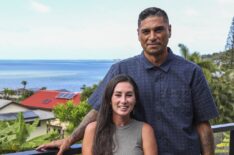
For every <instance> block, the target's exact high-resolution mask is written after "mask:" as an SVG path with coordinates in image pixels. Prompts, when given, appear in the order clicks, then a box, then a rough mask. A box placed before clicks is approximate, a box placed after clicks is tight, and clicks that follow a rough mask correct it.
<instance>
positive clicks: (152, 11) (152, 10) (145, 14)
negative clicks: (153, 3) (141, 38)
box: [138, 7, 169, 27]
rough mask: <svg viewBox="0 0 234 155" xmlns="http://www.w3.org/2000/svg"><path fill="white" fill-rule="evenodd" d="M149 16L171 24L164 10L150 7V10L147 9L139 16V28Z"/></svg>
mask: <svg viewBox="0 0 234 155" xmlns="http://www.w3.org/2000/svg"><path fill="white" fill-rule="evenodd" d="M149 16H158V17H163V19H164V21H165V22H167V23H169V19H168V16H167V13H166V12H165V11H164V10H162V9H160V8H157V7H150V8H146V9H145V10H143V11H142V12H141V13H140V14H139V18H138V27H139V26H140V24H141V21H142V20H144V19H146V18H147V17H149Z"/></svg>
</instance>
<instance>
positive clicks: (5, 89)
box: [3, 88, 10, 99]
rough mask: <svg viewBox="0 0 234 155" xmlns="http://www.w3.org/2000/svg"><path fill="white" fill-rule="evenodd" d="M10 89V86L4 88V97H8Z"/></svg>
mask: <svg viewBox="0 0 234 155" xmlns="http://www.w3.org/2000/svg"><path fill="white" fill-rule="evenodd" d="M9 91H10V89H9V88H4V89H3V94H4V96H3V98H4V99H8V96H9Z"/></svg>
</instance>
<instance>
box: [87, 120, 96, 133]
mask: <svg viewBox="0 0 234 155" xmlns="http://www.w3.org/2000/svg"><path fill="white" fill-rule="evenodd" d="M96 126H97V122H96V121H95V122H91V123H89V124H88V125H87V127H86V129H85V131H86V132H93V131H95V129H96Z"/></svg>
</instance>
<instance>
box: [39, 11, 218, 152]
mask: <svg viewBox="0 0 234 155" xmlns="http://www.w3.org/2000/svg"><path fill="white" fill-rule="evenodd" d="M137 32H138V39H139V41H140V43H141V46H142V48H143V52H142V53H141V54H140V55H137V56H135V57H132V58H129V59H126V60H123V61H120V62H118V63H116V64H114V65H112V67H111V69H110V70H109V72H108V73H107V75H106V76H105V78H104V80H103V81H102V83H101V84H100V85H99V87H98V88H97V90H96V91H95V92H94V93H93V94H92V96H91V97H90V98H89V100H88V102H89V103H90V104H91V105H92V106H93V108H94V109H92V110H91V111H90V112H89V113H88V114H87V115H86V117H85V118H84V120H83V121H82V123H81V124H80V125H79V127H78V128H77V129H76V130H75V131H74V132H73V134H72V135H71V136H70V137H68V138H66V139H65V140H60V141H55V142H51V143H50V144H47V145H45V146H41V147H39V149H43V148H48V147H55V146H56V147H59V148H60V151H59V153H58V154H62V152H63V151H64V150H65V149H68V147H69V146H70V145H71V144H73V143H75V142H76V141H77V140H80V139H82V137H83V134H84V129H85V127H86V125H87V124H88V123H90V122H92V121H95V120H96V116H97V111H98V109H99V107H100V102H101V96H102V92H104V88H105V86H106V83H107V82H108V81H109V80H110V79H111V78H112V77H114V76H115V75H118V74H121V73H124V74H128V75H130V76H131V77H133V78H134V80H135V81H136V83H137V84H138V87H139V91H140V102H141V104H139V105H137V106H136V109H135V111H134V116H135V117H136V119H138V120H141V121H145V122H147V123H149V124H151V126H152V127H153V128H154V131H155V135H156V138H157V142H158V149H159V154H160V155H199V154H202V155H213V154H214V140H213V133H212V129H211V126H210V124H209V120H210V119H212V118H214V117H216V116H217V115H218V112H217V110H216V107H215V105H214V102H213V99H212V96H211V93H210V90H209V88H208V85H207V82H206V80H205V77H204V75H203V73H202V70H201V68H200V67H198V66H197V65H196V64H193V63H191V62H188V61H187V60H184V59H183V58H181V57H179V56H177V55H175V54H173V53H172V51H171V49H170V48H169V47H167V44H168V41H169V38H170V37H171V25H170V24H169V19H168V17H167V14H166V12H165V11H163V10H161V9H160V8H155V7H152V8H147V9H145V10H143V11H142V12H141V13H140V15H139V19H138V29H137Z"/></svg>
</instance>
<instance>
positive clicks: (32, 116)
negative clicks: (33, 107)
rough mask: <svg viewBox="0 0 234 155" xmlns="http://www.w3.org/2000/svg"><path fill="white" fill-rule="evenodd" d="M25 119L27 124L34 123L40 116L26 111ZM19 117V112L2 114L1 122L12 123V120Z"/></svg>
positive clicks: (24, 113)
mask: <svg viewBox="0 0 234 155" xmlns="http://www.w3.org/2000/svg"><path fill="white" fill-rule="evenodd" d="M22 113H23V117H24V120H25V121H26V122H29V121H32V120H34V119H35V118H38V115H36V114H35V113H34V112H33V111H24V112H22ZM17 116H18V112H14V113H6V114H0V120H1V121H4V120H5V121H10V120H16V119H17Z"/></svg>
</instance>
